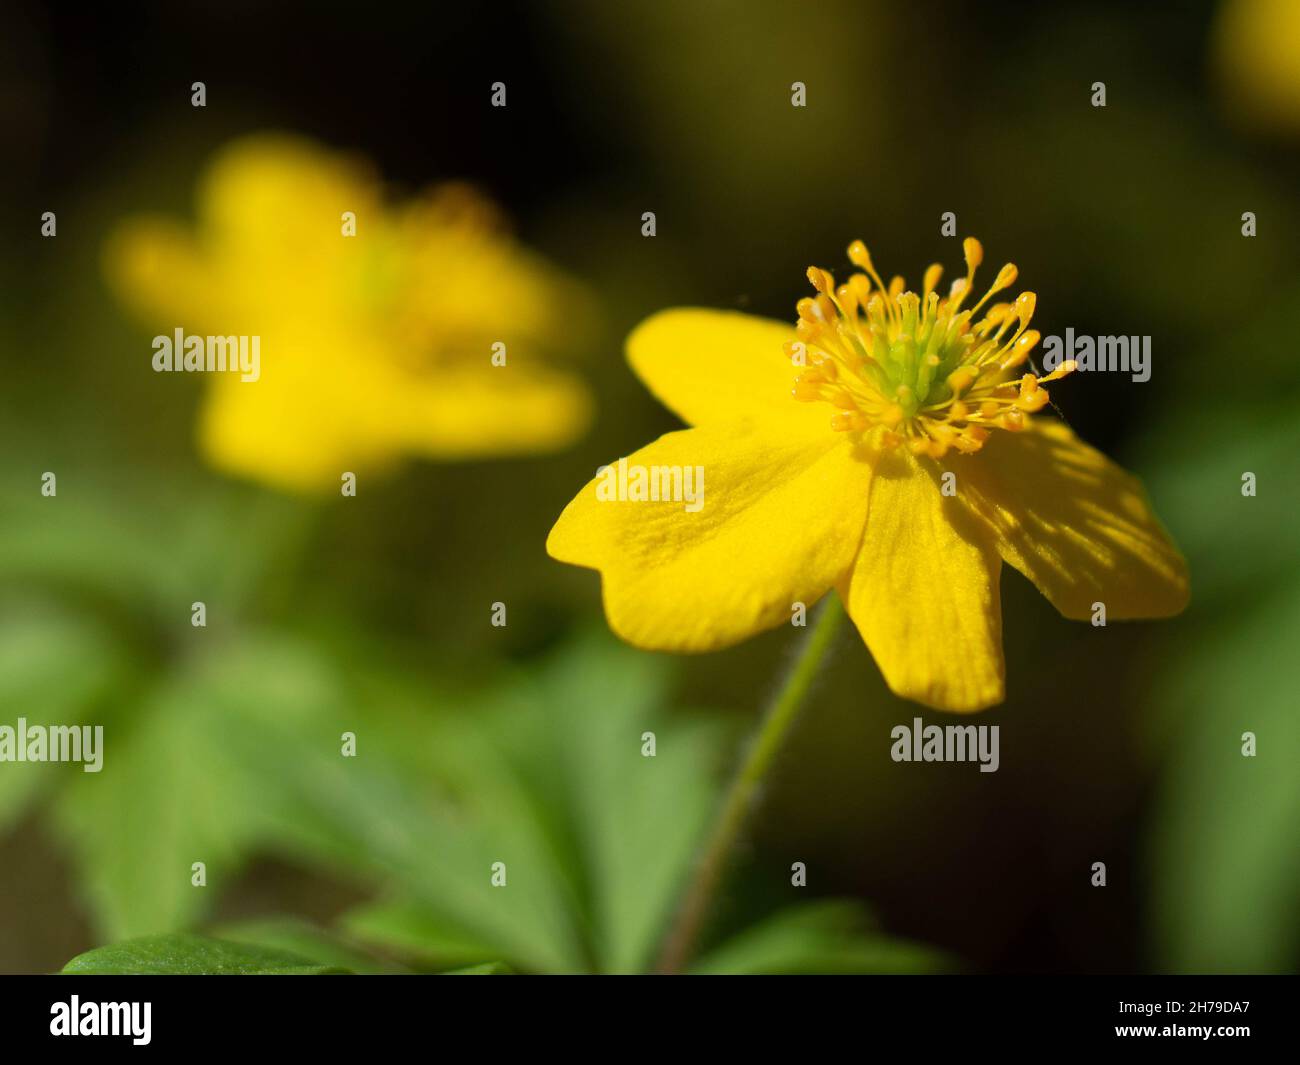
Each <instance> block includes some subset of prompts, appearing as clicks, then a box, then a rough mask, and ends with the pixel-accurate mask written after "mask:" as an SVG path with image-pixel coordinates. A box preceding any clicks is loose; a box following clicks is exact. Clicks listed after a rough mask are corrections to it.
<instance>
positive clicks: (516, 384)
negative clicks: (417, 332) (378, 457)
mask: <svg viewBox="0 0 1300 1065" xmlns="http://www.w3.org/2000/svg"><path fill="white" fill-rule="evenodd" d="M389 418H390V421H391V425H392V432H393V434H394V437H395V441H396V442H397V443H398V444H400V445H401V446H403V447H405V448H409V449H410V450H412V451H417V452H422V453H424V454H427V455H429V456H431V457H435V458H443V459H468V458H486V457H491V456H496V455H517V454H526V453H533V452H539V451H551V450H555V449H557V448H561V447H565V446H567V445H568V444H571V443H572V442H573V441H574V440H575V439H576V438H577V437H578V436H579V435H580V434H581V433H582V431H583V430H584V429H586V427H587V424H588V422H589V421H590V420H591V397H590V394H589V393H588V391H587V389H586V387H585V386H584V385H583V384H582V382H581V381H580V380H579V379H578V378H576V377H573V376H571V375H569V374H565V373H561V372H558V371H552V370H548V369H546V368H544V367H542V366H540V365H534V366H528V365H526V364H522V363H518V364H516V363H511V364H509V365H508V366H502V367H497V366H492V365H490V364H489V363H488V362H487V360H486V359H483V360H482V366H481V367H478V368H476V367H474V366H472V365H467V366H463V367H456V368H452V367H448V368H447V369H446V370H441V371H439V372H438V373H437V374H436V375H435V376H434V377H433V379H432V380H428V379H426V380H423V381H421V382H420V383H419V385H418V387H416V386H414V385H413V387H412V390H411V391H410V392H409V394H408V396H407V398H406V401H405V402H402V403H397V404H394V405H391V406H390V407H389Z"/></svg>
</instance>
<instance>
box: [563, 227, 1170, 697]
mask: <svg viewBox="0 0 1300 1065" xmlns="http://www.w3.org/2000/svg"><path fill="white" fill-rule="evenodd" d="M965 248H966V261H967V273H966V276H965V277H964V278H962V279H959V280H958V281H957V282H956V283H955V284H953V285H952V286H951V289H950V290H949V294H948V296H946V297H941V296H940V295H939V294H938V293H937V292H936V291H935V286H936V284H937V283H938V280H939V275H940V273H941V269H940V267H938V266H937V265H935V266H931V267H930V269H929V270H928V271H927V272H926V275H925V283H924V286H923V291H922V294H921V295H920V296H917V295H916V294H915V293H912V292H905V291H904V290H903V289H904V285H903V280H902V278H898V277H895V278H894V279H893V280H892V281H891V282H890V283H889V284H888V285H885V284H883V283H882V281H881V279H880V277H879V275H878V274H877V273H876V271H875V268H874V267H873V265H872V263H871V259H870V256H869V255H868V253H867V249H866V248H865V247H864V246H863V244H862V243H861V242H860V241H858V242H855V243H854V244H853V245H852V246H851V247H850V248H849V257H850V259H851V260H852V261H853V262H854V263H855V264H857V265H858V266H859V267H861V272H859V273H855V274H854V275H853V276H852V277H850V278H849V280H848V282H847V283H845V284H843V285H839V286H838V287H836V285H835V282H834V280H833V278H832V277H831V275H830V274H829V273H827V272H826V271H824V270H820V269H817V268H815V267H814V268H812V269H810V270H809V272H808V275H809V278H810V280H811V281H812V283H813V286H814V288H815V289H816V295H815V296H813V297H811V298H808V299H805V300H801V301H800V303H799V307H798V310H799V321H798V325H797V326H796V327H795V328H793V329H792V328H790V327H788V326H786V325H783V324H781V323H778V322H773V321H767V320H763V319H759V318H754V317H750V316H746V315H743V314H736V313H722V312H716V311H709V310H699V309H682V310H670V311H665V312H663V313H661V314H658V315H655V316H654V317H652V318H650V319H649V320H648V321H646V322H644V323H642V324H641V325H640V326H639V327H638V328H637V329H636V330H635V331H634V332H633V333H632V335H631V337H630V339H629V341H628V357H629V360H630V362H631V364H632V367H633V369H634V370H635V371H636V372H637V374H638V375H639V376H640V377H641V379H642V380H643V381H644V382H645V383H646V385H647V386H648V387H649V388H650V390H651V391H652V392H653V393H654V394H655V395H656V396H657V397H658V398H659V399H660V400H661V401H662V402H663V403H664V404H666V405H667V406H668V407H670V408H671V409H672V410H673V411H674V412H675V413H677V414H678V415H679V416H681V417H682V418H683V419H684V420H685V421H687V422H689V423H690V424H692V425H694V426H695V428H692V429H686V430H682V431H679V432H673V433H668V434H666V435H665V436H662V437H660V438H659V439H658V440H657V441H655V442H654V443H652V444H650V445H648V446H646V447H644V448H642V449H641V450H639V451H637V452H635V453H634V454H633V455H631V456H629V457H628V458H627V459H626V462H621V463H619V466H618V469H619V478H621V482H620V485H619V486H618V491H614V486H613V485H612V483H611V474H610V473H609V472H602V473H598V476H597V477H596V478H595V479H593V480H592V481H591V482H590V483H589V484H588V485H587V486H586V487H585V488H584V489H583V490H582V491H581V492H580V493H579V494H578V495H577V497H576V498H575V499H574V500H573V501H572V502H571V503H570V504H569V505H568V507H567V508H566V509H565V511H564V513H563V514H562V515H561V516H560V519H559V521H558V522H557V523H556V525H555V528H554V529H552V530H551V534H550V538H549V540H548V541H547V550H548V551H549V552H550V554H551V555H552V557H554V558H556V559H559V560H560V561H562V562H569V563H574V564H576V565H580V566H587V567H590V568H592V569H596V570H599V571H600V573H601V576H602V578H603V580H602V585H603V596H604V605H605V613H606V616H607V617H608V619H609V624H610V626H611V627H612V628H613V629H614V631H615V632H617V633H618V634H619V635H620V636H621V637H622V638H624V639H625V640H627V641H629V642H631V643H633V644H636V645H638V646H640V647H644V648H648V649H654V650H669V651H689V652H695V651H710V650H715V649H717V648H721V647H726V646H728V645H730V644H733V643H736V642H737V641H740V640H743V639H745V638H746V637H748V636H751V635H753V634H754V633H756V632H759V631H761V630H764V629H768V628H772V627H775V626H777V625H781V624H783V623H789V622H790V620H791V618H792V612H793V610H794V604H796V603H804V604H811V603H812V602H813V601H814V600H816V599H818V598H819V597H820V596H821V595H823V594H824V593H825V592H826V591H827V590H828V589H831V588H835V589H837V590H838V593H839V596H840V598H841V600H842V601H843V603H844V605H845V606H846V608H847V610H848V613H849V615H850V616H851V617H852V618H853V621H854V622H855V624H856V625H857V628H858V630H859V632H860V633H861V635H862V638H863V640H864V641H865V642H866V644H867V646H868V647H869V648H870V650H871V653H872V654H873V655H874V656H875V659H876V662H877V663H878V664H879V666H880V669H881V671H882V673H883V674H884V677H885V679H886V681H887V682H888V684H889V686H890V688H892V689H893V690H894V691H895V692H896V693H898V694H899V695H902V696H905V697H907V698H910V699H915V700H917V701H919V702H922V703H925V704H927V705H929V706H933V707H936V708H940V709H945V710H963V711H964V710H977V709H981V708H983V707H986V706H989V705H992V704H994V703H997V702H1000V701H1001V700H1002V698H1003V674H1004V670H1003V660H1002V633H1001V614H1000V605H999V593H998V581H999V576H1000V570H1001V565H1002V562H1003V561H1006V562H1008V563H1010V564H1011V565H1012V566H1014V567H1015V568H1016V569H1018V570H1020V572H1022V573H1023V574H1025V575H1026V576H1027V577H1028V578H1029V579H1030V580H1032V581H1033V582H1034V584H1035V585H1037V587H1038V588H1039V590H1040V591H1041V592H1042V593H1043V594H1044V595H1046V596H1047V597H1048V599H1050V600H1051V602H1052V603H1053V604H1054V605H1055V606H1056V608H1057V609H1058V610H1059V611H1060V612H1061V613H1062V614H1064V615H1065V616H1066V617H1069V618H1075V619H1088V618H1092V617H1093V616H1094V612H1095V611H1094V603H1103V604H1104V605H1105V611H1106V618H1107V620H1114V619H1120V618H1141V617H1164V616H1168V615H1172V614H1176V613H1178V612H1179V611H1180V610H1182V609H1183V607H1184V605H1185V604H1186V602H1187V596H1188V584H1187V573H1186V568H1185V564H1184V562H1183V559H1182V557H1181V556H1180V555H1179V554H1178V551H1177V549H1176V548H1175V547H1174V546H1173V545H1172V544H1171V543H1170V541H1169V539H1168V537H1167V536H1166V534H1165V533H1164V531H1163V530H1162V528H1161V527H1160V525H1159V523H1158V521H1157V520H1156V518H1155V517H1154V516H1153V515H1152V513H1151V511H1150V509H1149V507H1148V505H1147V502H1146V499H1145V496H1144V494H1143V492H1142V489H1141V486H1140V485H1139V484H1138V482H1137V481H1136V480H1135V479H1134V478H1133V477H1131V476H1130V475H1128V474H1127V473H1125V472H1124V471H1123V470H1121V469H1120V468H1118V467H1117V466H1115V465H1114V464H1112V463H1111V462H1110V461H1109V460H1108V459H1106V458H1105V457H1104V456H1103V455H1101V454H1100V453H1099V452H1097V451H1095V450H1093V449H1092V448H1090V447H1089V446H1088V445H1086V444H1084V443H1083V442H1082V441H1080V440H1079V439H1078V438H1077V437H1076V436H1075V435H1074V433H1073V432H1071V431H1070V430H1069V429H1068V428H1067V427H1065V426H1064V425H1062V424H1060V423H1059V422H1054V421H1045V420H1042V419H1037V418H1033V417H1032V416H1033V415H1034V414H1035V413H1036V412H1038V411H1040V410H1042V408H1043V407H1044V405H1045V404H1046V403H1047V402H1048V400H1047V392H1046V390H1045V389H1044V388H1043V387H1042V385H1043V382H1044V381H1049V380H1052V379H1053V378H1055V377H1058V376H1061V375H1063V374H1065V373H1069V372H1070V371H1071V370H1073V369H1074V364H1073V363H1071V362H1067V363H1065V364H1063V365H1062V366H1061V367H1060V369H1059V370H1058V371H1057V372H1055V373H1053V374H1050V375H1048V376H1047V377H1038V376H1037V375H1035V374H1033V373H1024V374H1021V373H1020V368H1021V367H1022V366H1023V364H1024V363H1025V362H1026V361H1027V360H1028V358H1029V352H1030V349H1031V348H1032V347H1033V345H1034V343H1035V342H1036V340H1037V339H1038V334H1037V333H1036V332H1035V331H1033V330H1030V329H1028V328H1027V326H1028V323H1029V319H1030V315H1031V314H1032V313H1033V308H1034V299H1035V297H1034V295H1033V293H1029V292H1026V293H1023V294H1021V295H1020V296H1019V297H1017V298H1016V300H1015V301H1014V302H1009V303H1003V302H998V303H993V304H992V305H991V306H987V308H986V305H987V304H988V303H989V300H990V298H991V297H992V296H993V295H994V294H995V293H996V292H998V291H1000V290H1001V289H1003V288H1005V287H1007V286H1009V285H1011V284H1012V283H1013V282H1014V281H1015V278H1016V268H1015V267H1014V266H1013V265H1011V264H1008V265H1007V266H1005V267H1003V268H1002V270H1001V272H1000V273H999V274H998V277H997V281H996V282H995V284H994V286H993V288H992V289H991V290H990V291H989V293H988V294H986V295H985V296H984V298H983V299H981V300H980V301H979V302H978V303H977V304H976V305H975V306H974V307H972V308H970V309H968V310H963V309H962V304H963V303H964V302H965V301H966V299H967V297H968V295H969V294H970V292H971V291H972V283H973V280H974V273H975V268H976V266H978V265H979V263H980V260H981V259H982V257H983V252H982V249H981V247H980V245H979V242H978V241H975V240H973V239H968V240H967V241H966V244H965ZM983 308H986V309H983ZM981 309H983V312H982V316H979V317H977V315H979V314H980V312H981ZM792 363H793V364H794V365H792ZM792 378H793V397H792V387H791V385H792ZM828 405H829V407H828ZM635 470H641V471H645V473H644V474H643V475H642V476H641V478H640V484H641V487H640V490H639V491H638V490H636V488H635V487H627V486H628V485H633V484H634V478H633V477H632V475H631V474H630V473H629V472H627V471H635ZM678 471H681V472H684V473H685V474H690V473H691V472H692V471H694V473H695V478H694V480H696V481H697V482H698V481H701V480H702V481H703V485H702V488H703V491H702V493H697V495H702V498H700V499H696V500H695V501H694V502H689V503H683V502H682V501H681V498H682V497H681V496H678V495H677V494H676V492H675V487H676V484H675V482H674V481H673V476H676V475H677V473H678ZM701 472H702V476H701ZM948 474H952V475H954V476H953V477H951V478H950V477H947V476H946V475H948ZM647 484H648V485H649V486H650V491H651V492H654V493H655V494H657V496H658V501H648V500H646V499H645V498H644V497H645V496H646V494H647V488H646V485H647ZM670 487H671V488H672V489H674V490H673V491H670ZM949 487H951V489H952V491H951V492H948V491H945V489H946V488H949ZM656 490H657V491H656ZM611 496H615V498H611ZM666 496H667V497H669V498H665V497H666Z"/></svg>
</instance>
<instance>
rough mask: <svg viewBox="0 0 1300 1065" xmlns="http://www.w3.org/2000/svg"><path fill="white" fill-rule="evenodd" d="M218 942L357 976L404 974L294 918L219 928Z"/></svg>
mask: <svg viewBox="0 0 1300 1065" xmlns="http://www.w3.org/2000/svg"><path fill="white" fill-rule="evenodd" d="M211 932H212V935H213V936H215V937H216V938H217V939H222V940H226V941H227V942H230V943H244V944H247V945H249V946H255V947H269V948H271V949H272V950H282V951H286V952H288V953H290V954H297V955H299V956H300V957H303V958H306V959H307V960H309V961H311V962H312V963H314V964H316V965H325V966H329V967H331V968H335V969H341V970H347V971H349V972H354V973H394V972H400V971H403V970H401V969H399V968H398V967H397V966H394V965H391V964H387V963H385V962H382V961H380V960H378V959H376V958H374V957H372V956H370V955H369V954H366V953H365V952H364V951H362V950H360V949H358V948H357V947H355V946H353V945H352V944H350V943H348V942H346V941H345V940H344V939H343V938H341V937H340V936H338V935H335V934H333V933H332V932H327V931H325V930H324V929H321V928H317V927H316V926H315V925H313V924H310V923H309V922H307V921H302V920H299V919H297V918H294V917H272V918H261V919H258V920H252V921H239V922H237V923H234V924H225V925H218V926H217V927H215V928H213V929H212V930H211Z"/></svg>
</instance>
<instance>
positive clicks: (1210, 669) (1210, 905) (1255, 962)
mask: <svg viewBox="0 0 1300 1065" xmlns="http://www.w3.org/2000/svg"><path fill="white" fill-rule="evenodd" d="M1211 635H1212V640H1207V641H1206V642H1199V641H1198V642H1197V643H1195V644H1193V645H1192V646H1191V647H1189V648H1187V649H1186V650H1185V652H1184V653H1183V654H1181V655H1179V656H1178V657H1177V658H1176V659H1175V660H1174V662H1173V663H1172V665H1171V667H1170V668H1169V669H1168V671H1167V673H1166V675H1165V677H1164V679H1163V681H1162V684H1161V693H1162V694H1161V698H1162V700H1163V701H1164V703H1165V704H1166V709H1167V711H1168V712H1169V713H1170V715H1171V716H1172V715H1173V714H1175V713H1176V714H1177V717H1178V721H1179V722H1180V729H1179V732H1178V734H1177V736H1176V741H1175V742H1176V744H1177V748H1176V753H1175V755H1174V757H1173V760H1172V764H1171V765H1170V767H1169V770H1168V772H1167V773H1166V776H1165V780H1164V789H1163V793H1162V795H1161V797H1160V800H1159V803H1158V806H1157V813H1156V817H1155V820H1154V822H1153V825H1152V831H1151V836H1150V840H1151V853H1152V856H1153V860H1154V874H1155V875H1154V882H1155V883H1154V892H1153V898H1152V904H1153V908H1154V911H1155V912H1154V915H1153V916H1154V919H1155V923H1156V925H1157V928H1158V936H1159V949H1160V954H1161V957H1162V959H1163V962H1164V964H1165V965H1166V966H1168V967H1169V968H1172V969H1174V970H1177V971H1184V972H1199V973H1203V972H1284V971H1288V970H1290V969H1291V968H1293V966H1294V963H1295V959H1296V952H1297V949H1300V907H1297V905H1296V900H1297V899H1298V898H1300V848H1297V847H1296V846H1295V836H1296V825H1297V823H1300V773H1297V772H1296V752H1297V751H1300V714H1297V713H1296V697H1295V683H1294V679H1293V674H1292V673H1291V672H1290V671H1289V670H1287V669H1286V668H1283V667H1281V666H1280V665H1279V663H1283V662H1287V661H1289V660H1290V659H1291V658H1292V657H1293V656H1294V653H1295V648H1296V647H1297V646H1300V581H1296V580H1293V581H1292V582H1291V583H1289V584H1283V585H1282V586H1281V587H1279V588H1278V589H1276V592H1275V594H1274V595H1273V596H1271V597H1270V598H1268V599H1266V600H1265V601H1264V602H1262V603H1260V604H1259V605H1257V606H1256V607H1254V609H1253V610H1252V612H1251V613H1250V614H1249V615H1248V616H1247V617H1246V618H1245V619H1244V620H1242V619H1240V618H1239V619H1238V620H1237V621H1236V623H1235V624H1234V625H1233V626H1231V627H1228V626H1220V627H1217V628H1215V629H1214V630H1213V632H1212V634H1211ZM1245 732H1253V733H1254V734H1255V736H1256V741H1257V753H1256V755H1255V756H1254V757H1246V756H1244V755H1243V754H1242V734H1243V733H1245Z"/></svg>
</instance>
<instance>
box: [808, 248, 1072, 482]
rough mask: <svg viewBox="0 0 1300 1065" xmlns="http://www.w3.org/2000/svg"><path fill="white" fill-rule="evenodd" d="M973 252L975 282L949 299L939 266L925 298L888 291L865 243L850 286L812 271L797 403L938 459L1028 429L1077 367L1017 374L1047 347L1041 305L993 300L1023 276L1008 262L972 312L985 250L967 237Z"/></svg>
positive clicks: (852, 253) (900, 283)
mask: <svg viewBox="0 0 1300 1065" xmlns="http://www.w3.org/2000/svg"><path fill="white" fill-rule="evenodd" d="M962 250H963V254H964V257H965V260H966V275H965V277H960V278H957V279H956V280H955V281H953V283H952V285H951V286H950V288H949V294H948V296H947V297H946V298H944V297H941V296H940V295H939V293H938V292H937V291H936V289H937V286H938V284H939V279H940V278H941V277H942V275H943V268H942V267H941V266H940V265H939V264H938V263H935V264H932V265H931V266H930V267H928V268H927V269H926V271H925V276H924V278H923V282H922V286H921V295H919V296H918V295H917V294H916V293H915V292H910V291H906V284H905V282H904V280H903V278H902V277H898V276H895V277H891V278H890V281H889V284H888V285H886V284H884V282H883V281H882V280H881V276H880V274H879V273H878V272H877V271H876V268H875V264H874V263H873V262H872V259H871V253H870V252H869V251H868V250H867V247H866V245H865V244H863V242H862V241H860V240H855V241H854V242H853V243H852V244H851V245H849V248H848V257H849V261H850V262H851V263H853V265H854V266H856V267H858V269H859V271H860V272H854V273H852V274H850V275H849V278H848V280H847V281H845V282H844V283H843V284H840V285H838V286H837V285H836V283H835V277H834V275H833V274H832V273H831V272H830V271H829V270H824V269H822V268H821V267H815V266H814V267H809V269H808V280H809V282H810V283H811V284H812V287H813V289H814V291H815V293H816V295H814V296H810V297H805V298H804V299H801V300H799V302H798V303H797V305H796V310H797V312H798V316H799V319H798V322H797V324H796V327H795V328H796V334H797V335H798V338H799V339H798V341H790V342H788V343H787V344H786V346H785V351H786V354H787V355H788V356H789V357H790V358H791V359H792V360H795V357H796V355H797V354H798V352H799V348H798V347H797V346H796V345H802V346H803V349H804V354H805V356H806V357H805V358H804V359H802V360H798V361H799V362H800V363H801V365H800V370H799V372H798V374H797V375H796V376H795V380H794V386H793V388H792V395H793V397H794V398H795V399H796V400H798V401H800V402H823V403H827V404H829V405H831V406H832V407H834V408H835V413H834V414H832V416H831V428H832V429H834V430H835V431H836V432H874V433H875V434H876V437H877V439H878V441H879V443H880V445H881V446H882V447H887V448H892V447H898V446H900V445H902V444H906V445H907V447H908V448H909V449H910V450H911V451H913V452H914V453H915V454H917V455H924V456H929V457H931V458H942V457H943V456H944V455H946V454H947V453H948V451H949V450H950V449H955V450H957V451H958V452H961V453H963V454H971V453H973V452H976V451H978V450H979V449H980V448H981V447H983V446H984V443H985V441H987V440H988V438H989V435H990V430H992V429H1003V430H1006V431H1008V432H1019V431H1021V430H1023V429H1024V427H1025V425H1026V424H1027V423H1028V419H1029V417H1030V416H1031V415H1032V414H1035V413H1037V412H1038V411H1040V410H1042V409H1043V408H1044V407H1045V406H1046V405H1047V404H1048V402H1049V397H1048V394H1047V390H1046V389H1045V388H1043V387H1042V385H1043V384H1044V383H1045V382H1048V381H1055V380H1059V379H1060V378H1062V377H1064V376H1066V375H1067V374H1069V373H1071V372H1072V371H1073V370H1074V369H1075V364H1074V363H1073V362H1067V363H1063V364H1062V365H1061V366H1060V367H1059V368H1058V369H1057V370H1056V371H1054V372H1053V373H1051V374H1048V375H1046V376H1042V377H1040V376H1038V375H1037V374H1034V373H1025V374H1022V375H1021V376H1019V377H1016V376H1014V374H1015V373H1016V372H1017V370H1018V368H1019V367H1021V366H1022V365H1023V364H1024V363H1025V362H1027V361H1028V359H1029V354H1030V351H1031V350H1032V349H1033V347H1034V346H1035V345H1036V344H1037V343H1038V341H1039V339H1040V337H1039V333H1038V331H1037V330H1036V329H1029V328H1028V325H1029V322H1030V320H1031V319H1032V317H1033V314H1034V309H1035V305H1036V302H1037V297H1036V296H1035V295H1034V294H1033V293H1032V292H1022V293H1021V294H1020V295H1019V296H1018V297H1016V299H1015V301H1014V302H1013V303H1007V302H999V303H993V304H990V303H989V301H990V300H991V299H992V297H993V296H994V295H995V294H997V293H998V292H1001V291H1003V290H1005V289H1007V288H1009V287H1010V286H1011V285H1013V284H1015V282H1016V279H1017V277H1018V276H1019V271H1018V270H1017V268H1016V266H1015V264H1014V263H1007V264H1005V265H1004V266H1003V267H1002V269H1001V270H999V271H998V275H997V277H996V278H995V279H994V281H993V284H992V285H991V286H990V287H989V289H988V290H987V291H986V292H985V293H984V295H983V297H982V298H981V299H980V300H979V302H978V303H976V304H975V305H974V306H973V307H972V308H970V309H969V310H962V309H961V306H962V303H963V302H964V300H965V299H966V297H967V296H968V295H970V294H971V292H972V291H973V286H974V281H975V272H976V270H977V269H978V268H979V266H980V264H981V263H982V262H983V261H984V248H983V245H981V244H980V242H979V241H978V240H976V239H975V238H973V237H967V238H966V239H965V240H964V241H963V242H962ZM986 305H988V309H987V310H986V311H985V312H984V315H983V317H982V318H979V317H977V316H978V315H979V313H980V311H981V309H982V308H984V307H985V306H986Z"/></svg>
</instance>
